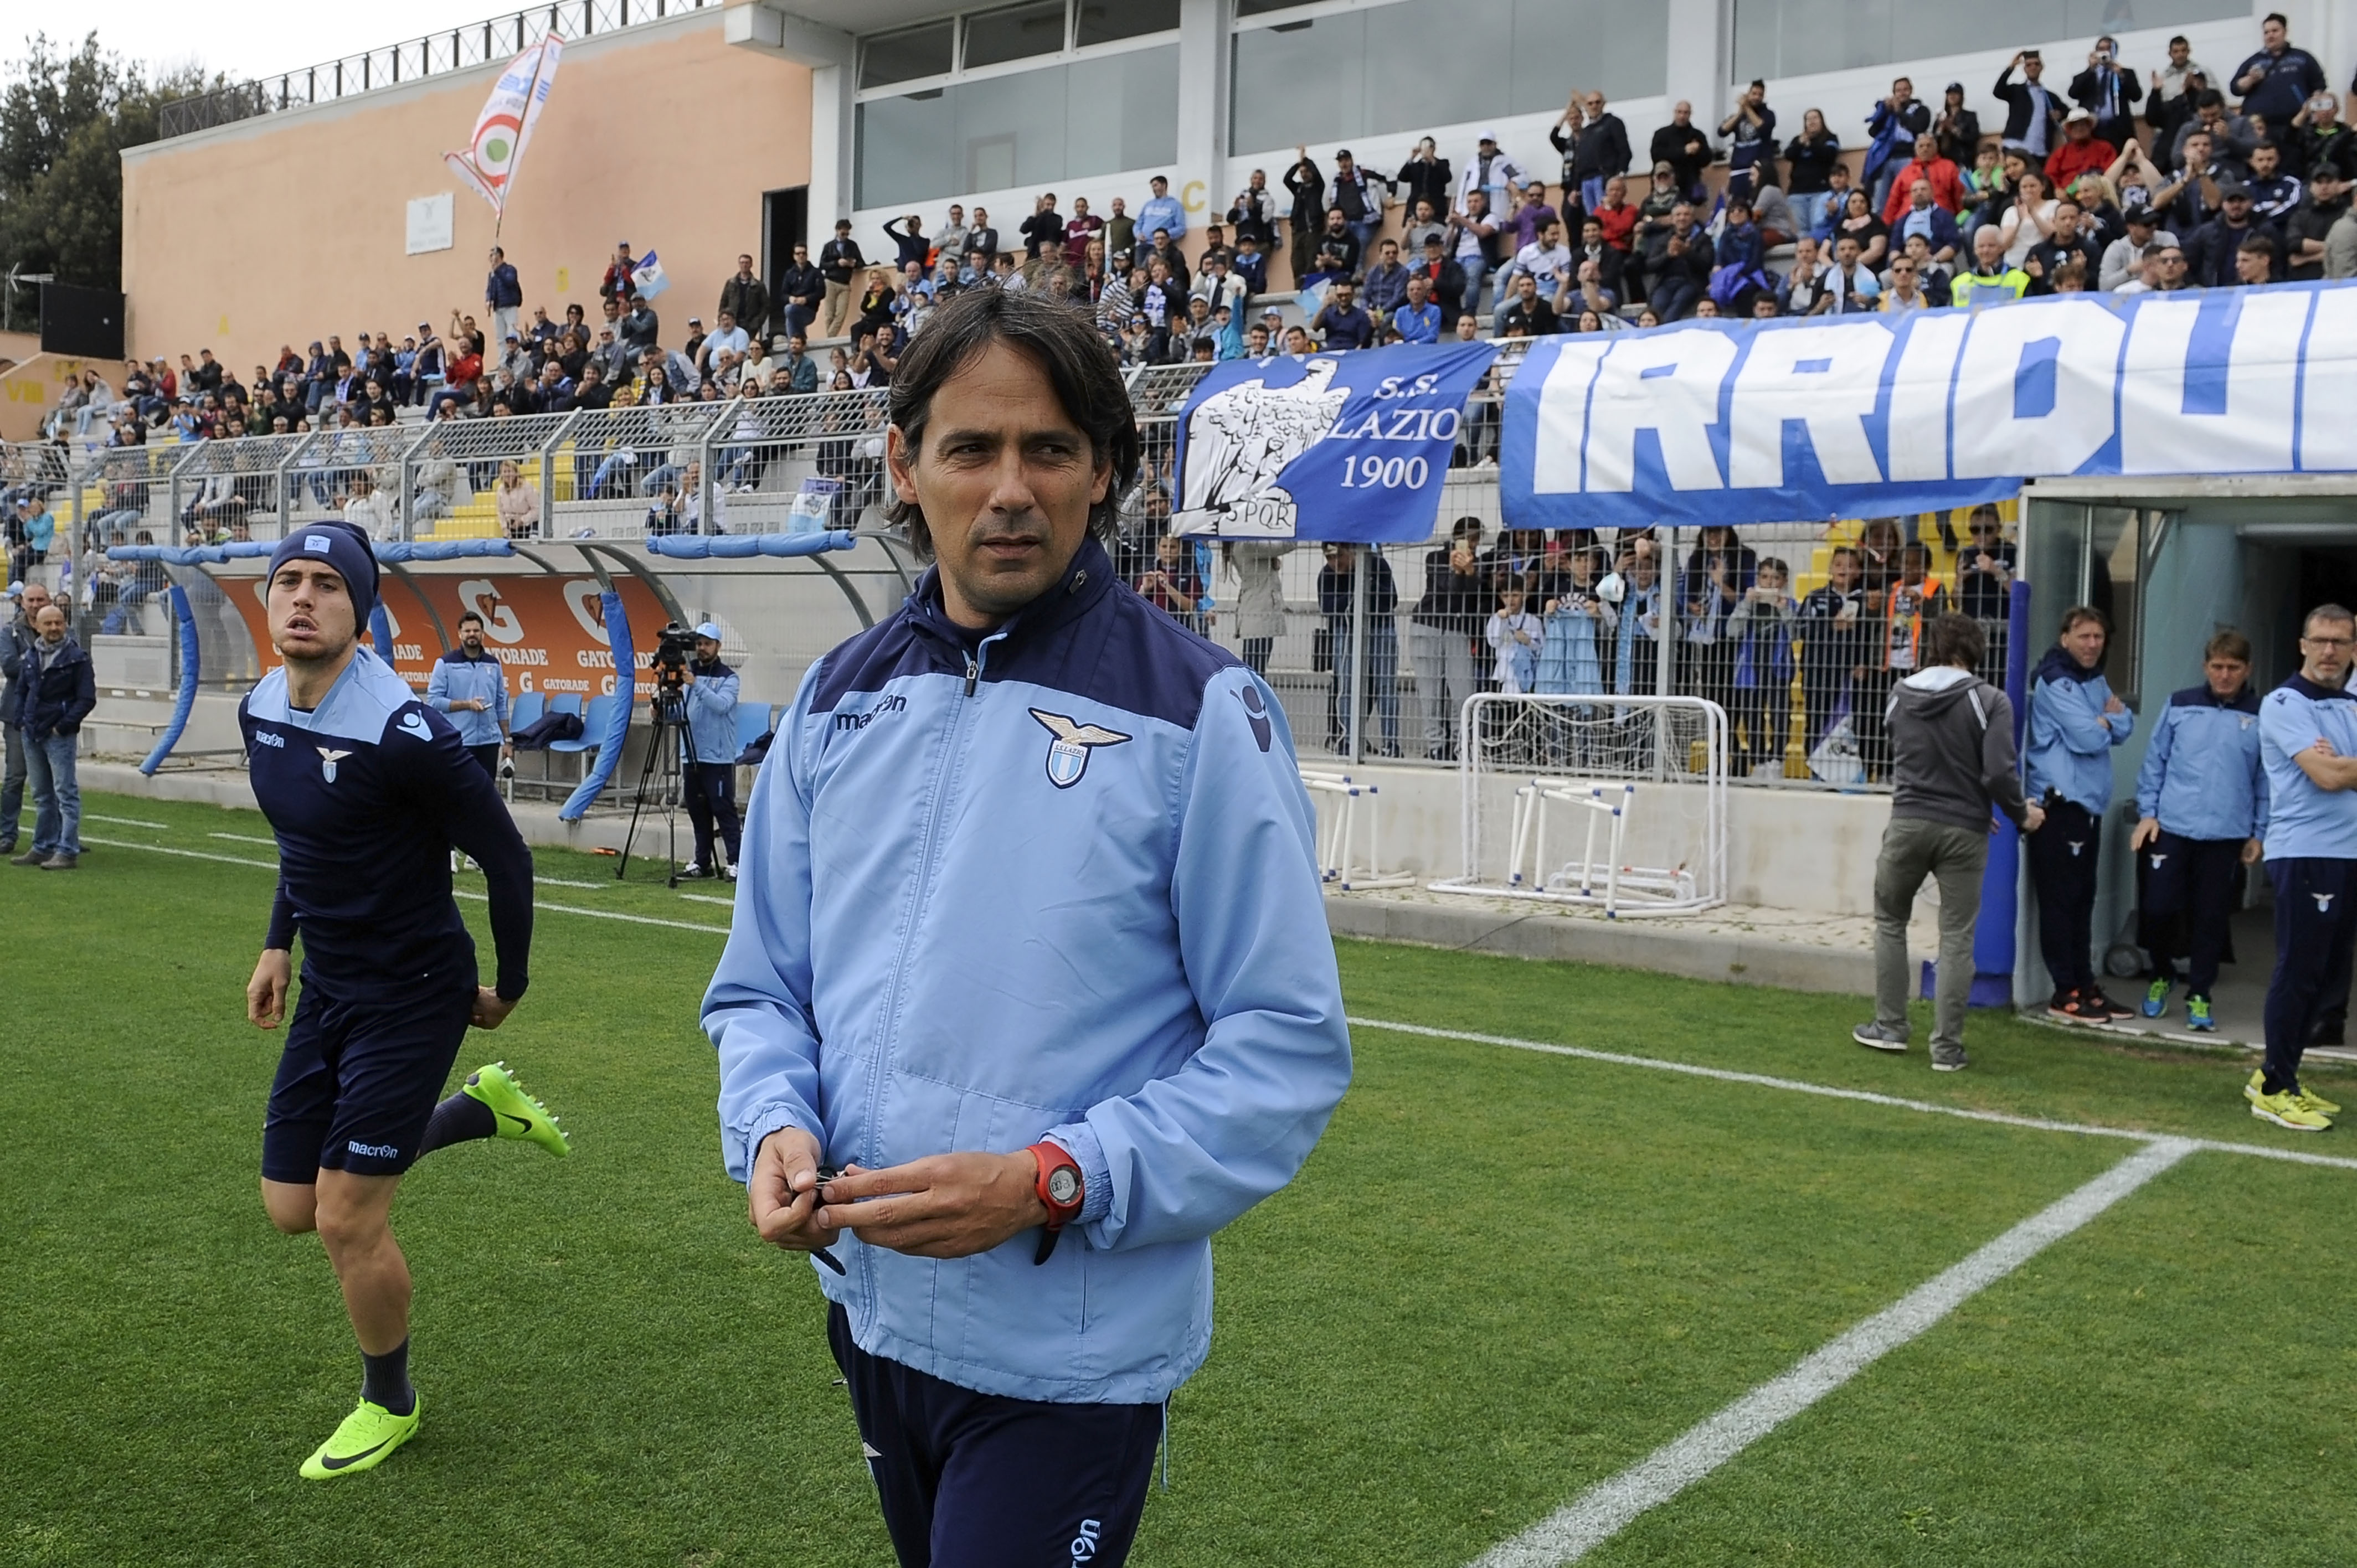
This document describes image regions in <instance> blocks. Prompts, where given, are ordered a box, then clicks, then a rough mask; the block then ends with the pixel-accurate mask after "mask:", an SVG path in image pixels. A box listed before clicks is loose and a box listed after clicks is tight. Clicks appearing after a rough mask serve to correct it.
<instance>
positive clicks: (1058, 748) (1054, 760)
mask: <svg viewBox="0 0 2357 1568" xmlns="http://www.w3.org/2000/svg"><path fill="white" fill-rule="evenodd" d="M1031 716H1032V717H1033V718H1035V719H1038V720H1039V723H1040V724H1041V725H1043V726H1045V727H1046V729H1047V731H1048V733H1049V735H1051V736H1055V737H1056V738H1055V739H1053V740H1051V741H1049V743H1048V782H1049V783H1050V784H1053V785H1054V786H1055V787H1056V788H1057V789H1071V787H1072V786H1073V785H1075V784H1077V783H1079V782H1080V781H1081V775H1082V774H1083V773H1086V772H1087V771H1088V770H1089V753H1090V752H1092V751H1093V750H1095V749H1096V748H1097V747H1098V746H1119V745H1121V744H1122V743H1123V742H1125V741H1126V740H1128V739H1130V738H1131V737H1130V736H1125V735H1124V734H1122V733H1121V732H1120V731H1119V730H1110V729H1106V728H1104V727H1103V726H1102V725H1084V724H1077V723H1075V722H1073V721H1072V720H1071V719H1068V718H1066V717H1065V716H1064V715H1063V714H1049V713H1042V712H1041V711H1040V710H1039V709H1038V708H1033V709H1032V710H1031Z"/></svg>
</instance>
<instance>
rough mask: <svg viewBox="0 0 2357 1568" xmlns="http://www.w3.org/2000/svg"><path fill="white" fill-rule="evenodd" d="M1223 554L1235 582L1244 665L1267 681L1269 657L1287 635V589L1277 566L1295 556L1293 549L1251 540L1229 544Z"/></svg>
mask: <svg viewBox="0 0 2357 1568" xmlns="http://www.w3.org/2000/svg"><path fill="white" fill-rule="evenodd" d="M1291 553H1293V546H1292V545H1290V544H1278V543H1275V542H1263V541H1253V540H1248V541H1246V542H1243V543H1241V544H1229V545H1228V546H1226V547H1225V549H1224V550H1223V551H1222V555H1223V557H1224V558H1225V560H1226V562H1227V567H1228V571H1229V572H1230V573H1231V574H1232V575H1233V576H1234V577H1235V579H1236V639H1237V640H1238V641H1239V642H1240V643H1241V644H1242V645H1243V660H1244V665H1245V667H1246V668H1247V669H1249V670H1250V671H1252V672H1253V673H1254V674H1255V675H1259V676H1262V677H1264V678H1265V677H1266V675H1267V674H1268V656H1269V653H1270V651H1271V650H1274V649H1275V646H1276V639H1278V638H1280V637H1282V636H1284V635H1285V585H1284V583H1283V581H1282V580H1281V579H1280V576H1279V567H1278V563H1279V562H1281V561H1283V560H1284V559H1285V558H1286V556H1287V555H1290V554H1291Z"/></svg>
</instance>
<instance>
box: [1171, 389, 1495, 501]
mask: <svg viewBox="0 0 2357 1568" xmlns="http://www.w3.org/2000/svg"><path fill="white" fill-rule="evenodd" d="M1496 357H1497V349H1495V347H1494V346H1492V345H1491V344H1488V343H1453V344H1444V345H1437V346H1434V345H1425V344H1402V345H1399V346H1396V347H1394V348H1389V349H1361V350H1358V351H1356V352H1353V353H1347V354H1305V355H1302V356H1300V357H1299V358H1289V357H1286V356H1277V357H1275V358H1272V359H1266V360H1231V361H1230V362H1228V363H1227V364H1224V365H1221V366H1219V367H1218V368H1217V369H1215V370H1213V371H1211V372H1210V373H1209V374H1208V375H1206V376H1204V378H1203V379H1202V380H1201V381H1199V382H1197V383H1196V385H1195V390H1194V392H1192V393H1191V394H1190V395H1189V398H1188V399H1187V406H1186V410H1185V412H1184V413H1181V414H1180V415H1179V457H1178V463H1177V465H1176V466H1177V469H1178V477H1179V494H1178V496H1177V498H1176V502H1177V504H1176V509H1175V510H1174V513H1173V515H1172V518H1171V527H1172V530H1173V532H1179V533H1194V534H1206V535H1212V536H1216V537H1218V538H1221V539H1356V540H1370V541H1383V540H1401V541H1415V540H1422V539H1427V538H1430V537H1431V535H1432V524H1433V519H1434V518H1435V516H1437V514H1438V511H1439V509H1440V487H1441V482H1442V479H1443V478H1444V477H1445V476H1446V475H1447V474H1448V461H1449V456H1450V454H1451V453H1452V451H1453V450H1454V449H1455V447H1456V445H1457V438H1458V432H1459V429H1460V428H1461V426H1462V424H1463V421H1464V417H1465V400H1466V399H1467V398H1468V397H1469V396H1470V395H1472V392H1473V388H1474V386H1475V384H1476V383H1477V382H1479V381H1480V379H1481V373H1482V372H1483V371H1486V370H1488V369H1489V368H1490V361H1491V360H1493V359H1494V358H1496Z"/></svg>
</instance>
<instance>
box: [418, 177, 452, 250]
mask: <svg viewBox="0 0 2357 1568" xmlns="http://www.w3.org/2000/svg"><path fill="white" fill-rule="evenodd" d="M408 234H409V253H410V254H411V255H413V256H418V255H424V254H425V252H428V251H447V250H448V249H449V248H450V243H451V242H450V192H448V191H447V190H446V191H444V192H443V193H442V194H441V195H439V196H421V197H419V198H417V199H415V200H414V201H412V202H411V203H410V204H409V225H408Z"/></svg>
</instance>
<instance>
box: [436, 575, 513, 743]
mask: <svg viewBox="0 0 2357 1568" xmlns="http://www.w3.org/2000/svg"><path fill="white" fill-rule="evenodd" d="M425 705H426V706H427V707H430V708H432V709H434V710H435V711H436V713H439V714H442V715H443V716H444V717H446V718H447V719H448V720H449V721H450V725H451V727H452V728H453V729H456V730H457V732H458V744H459V745H461V746H465V747H466V748H467V755H468V756H469V757H473V758H474V759H475V763H476V766H478V767H479V768H482V770H483V771H484V772H485V773H487V774H489V775H490V777H492V778H494V779H496V778H498V777H499V772H500V759H501V758H502V757H507V756H508V755H510V752H509V746H508V674H507V671H506V670H505V669H504V668H503V667H502V666H501V665H500V661H499V660H496V659H494V658H492V657H491V656H490V652H489V651H488V650H485V649H484V647H483V618H482V617H481V616H479V615H478V614H476V613H475V612H474V611H473V610H468V612H467V613H466V614H464V615H462V616H460V617H459V618H458V646H457V647H456V648H454V649H452V650H450V651H449V652H447V653H446V654H444V655H443V656H442V657H441V658H439V659H437V660H435V661H434V672H433V673H432V674H431V675H428V676H427V677H426V678H425Z"/></svg>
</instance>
